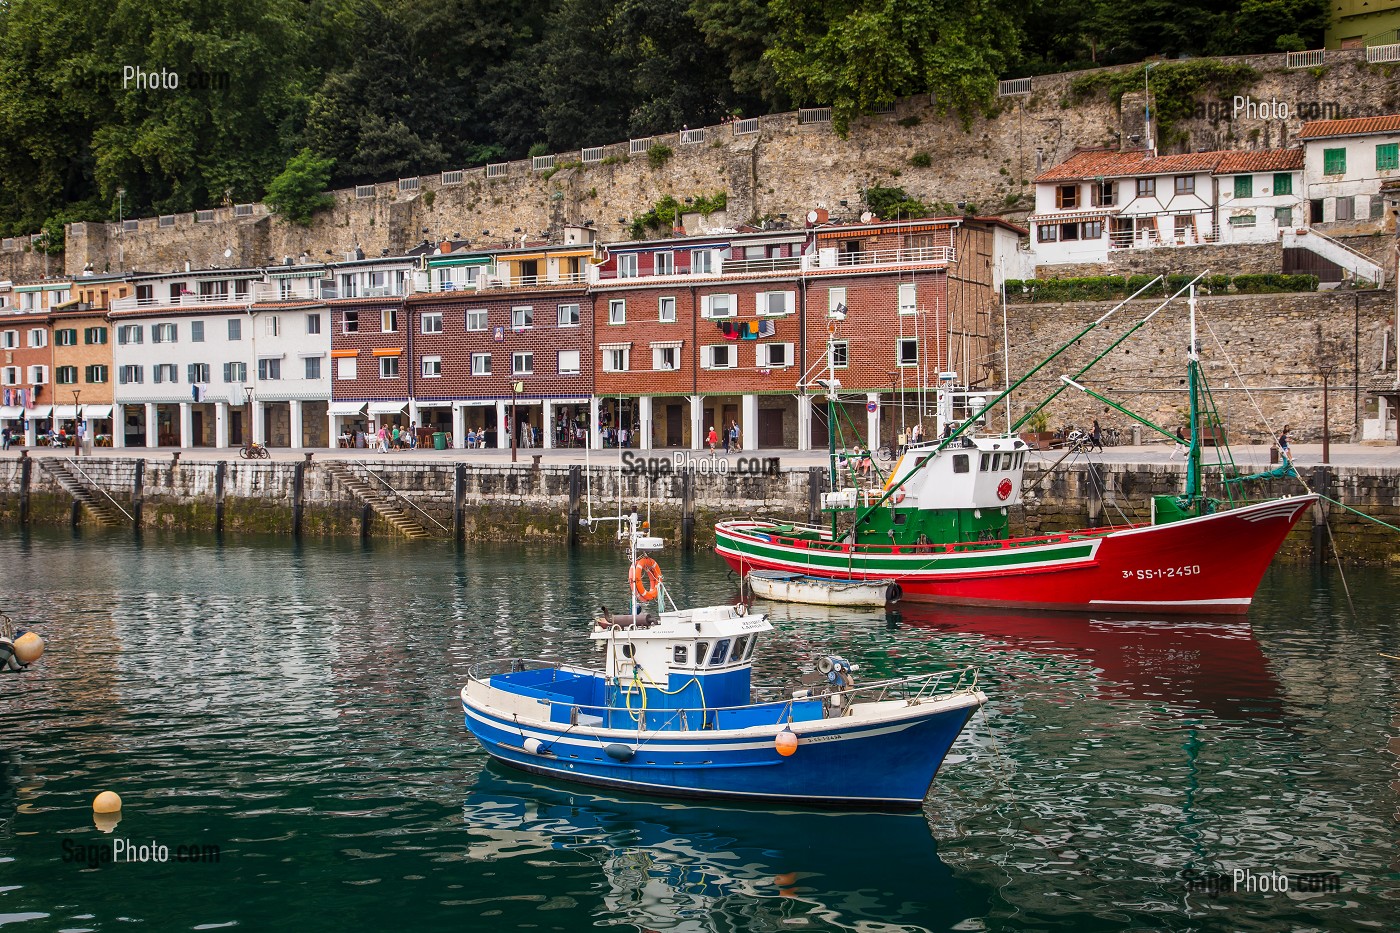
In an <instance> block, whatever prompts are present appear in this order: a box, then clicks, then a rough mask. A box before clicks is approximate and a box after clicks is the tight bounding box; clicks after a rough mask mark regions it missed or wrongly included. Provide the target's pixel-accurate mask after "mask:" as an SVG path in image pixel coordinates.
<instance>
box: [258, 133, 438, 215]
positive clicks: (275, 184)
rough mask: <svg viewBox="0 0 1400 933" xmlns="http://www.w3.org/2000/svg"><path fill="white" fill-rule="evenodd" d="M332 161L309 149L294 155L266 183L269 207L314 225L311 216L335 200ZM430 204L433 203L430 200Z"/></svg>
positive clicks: (280, 213)
mask: <svg viewBox="0 0 1400 933" xmlns="http://www.w3.org/2000/svg"><path fill="white" fill-rule="evenodd" d="M333 164H334V163H333V162H332V161H331V160H330V159H322V158H318V157H317V155H316V154H315V153H314V152H312V151H311V150H310V149H303V150H302V151H301V152H299V153H297V154H296V155H294V156H292V158H290V159H289V160H287V167H286V168H285V169H283V170H282V173H281V174H280V175H278V176H277V177H276V178H274V179H272V182H271V183H270V184H269V185H268V186H267V195H266V197H264V199H263V200H264V201H266V202H267V207H268V209H269V210H271V211H272V212H273V213H274V214H277V215H278V216H279V217H281V218H282V219H283V220H285V221H287V222H288V223H291V224H296V225H297V226H301V227H309V226H311V218H312V216H313V215H315V213H316V212H317V211H321V210H325V209H326V208H328V207H331V206H332V205H334V204H335V198H333V197H331V196H330V195H328V194H326V185H327V184H329V183H330V178H331V166H332V165H333ZM432 193H433V192H431V191H429V192H428V194H432ZM428 206H429V207H432V202H431V201H429V202H428Z"/></svg>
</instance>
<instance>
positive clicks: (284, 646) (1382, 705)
mask: <svg viewBox="0 0 1400 933" xmlns="http://www.w3.org/2000/svg"><path fill="white" fill-rule="evenodd" d="M660 557H661V563H662V567H663V569H664V570H665V571H666V574H667V583H668V585H669V586H671V588H672V589H673V590H674V593H675V596H676V598H677V600H678V601H679V602H681V604H682V605H685V604H702V603H713V602H720V601H729V600H732V599H734V598H735V596H736V594H737V587H736V584H735V581H734V579H733V578H732V576H730V575H729V574H728V572H727V571H726V569H725V568H724V566H723V565H722V564H721V562H720V561H719V560H718V559H717V558H716V557H714V556H713V555H711V554H709V553H699V554H694V555H682V554H678V553H677V552H676V551H675V550H674V549H672V550H670V551H667V552H663V554H662V555H660ZM0 564H3V566H4V568H5V570H4V574H3V577H0V579H3V581H4V584H3V587H2V588H0V611H2V612H5V613H7V614H8V615H10V616H11V617H13V618H14V619H15V620H16V621H19V622H23V623H30V624H32V627H33V628H35V629H37V630H38V631H39V632H41V634H43V636H44V637H45V639H46V640H47V642H48V652H47V654H46V655H45V656H44V658H43V659H42V660H41V661H40V662H39V663H38V664H37V665H36V666H35V668H34V669H33V670H31V671H29V672H26V673H24V674H19V675H5V676H0V703H3V718H2V719H0V722H3V723H4V726H5V728H4V730H3V733H0V927H4V929H5V930H6V931H7V933H8V931H10V930H15V931H23V933H28V931H60V930H64V931H67V930H104V931H105V930H129V929H145V930H209V929H246V930H293V929H295V930H328V931H329V930H346V929H362V930H391V929H392V930H400V931H411V930H446V929H456V930H492V931H495V930H532V931H556V930H564V931H572V930H589V929H596V928H616V929H621V930H636V931H647V930H697V931H701V930H705V931H709V930H713V931H730V930H736V931H737V930H759V931H762V930H789V929H798V930H803V929H808V930H842V929H846V930H856V929H859V930H867V931H877V930H879V931H883V930H954V929H956V930H1123V929H1128V930H1161V929H1168V930H1205V929H1221V930H1226V929H1228V930H1382V929H1395V928H1396V927H1397V924H1400V919H1397V918H1400V854H1397V851H1398V850H1397V845H1396V843H1397V841H1400V832H1397V830H1398V829H1400V823H1398V822H1397V820H1400V771H1397V755H1400V739H1397V738H1396V736H1397V735H1400V695H1397V683H1398V682H1400V676H1398V675H1400V661H1395V660H1390V659H1388V658H1386V657H1384V656H1383V655H1385V654H1393V655H1400V622H1397V613H1396V611H1395V608H1394V607H1395V606H1396V604H1397V603H1400V572H1395V571H1390V570H1385V569H1368V570H1365V571H1362V570H1357V571H1352V572H1349V573H1348V576H1347V582H1348V583H1349V585H1350V592H1351V598H1352V600H1353V601H1354V604H1355V612H1354V614H1353V613H1352V611H1351V610H1350V609H1349V608H1348V604H1347V597H1346V594H1345V592H1344V590H1343V587H1342V584H1341V581H1340V579H1339V578H1338V577H1337V576H1336V574H1335V571H1317V572H1313V571H1309V570H1307V569H1306V568H1298V567H1292V566H1275V567H1274V568H1273V569H1271V570H1270V572H1269V574H1268V576H1267V578H1266V580H1265V583H1264V586H1263V588H1262V590H1261V591H1260V594H1259V598H1258V600H1257V601H1256V603H1255V607H1254V609H1253V610H1252V611H1251V613H1250V614H1249V616H1248V617H1247V619H1246V620H1225V621H1221V620H1206V619H1201V620H1196V619H1173V620H1169V621H1160V620H1153V619H1129V618H1087V617H1080V616H1066V615H1052V614H1033V613H1015V612H1004V611H1003V612H994V613H987V612H970V611H952V610H936V609H927V608H922V609H917V610H916V609H909V608H906V611H905V613H904V614H903V618H901V619H899V620H897V621H895V620H889V619H887V618H886V617H885V615H884V613H883V612H880V611H878V610H877V611H857V610H845V611H836V610H826V609H821V608H812V607H798V606H771V607H763V608H766V609H767V610H768V611H770V612H771V615H772V618H773V621H774V624H775V626H776V631H775V632H774V633H773V634H772V636H771V637H770V638H769V640H768V642H767V643H766V645H765V646H764V648H763V649H762V654H761V657H760V659H759V662H758V668H757V671H756V674H755V677H756V679H759V680H762V681H767V682H786V683H790V684H793V685H795V683H796V680H795V677H794V674H795V672H796V669H797V668H799V667H800V668H803V669H805V670H808V671H810V670H811V669H813V667H814V666H815V662H816V660H817V658H818V657H819V656H821V655H825V654H832V653H834V654H840V655H843V656H845V657H846V658H848V659H850V660H852V661H853V662H855V663H856V664H857V665H858V667H859V669H860V670H859V674H858V676H860V677H863V678H866V679H873V678H876V677H882V676H886V675H892V674H895V673H919V672H925V671H935V670H941V669H944V668H949V667H954V666H959V665H969V664H970V665H974V666H976V667H977V668H978V670H979V672H980V684H981V686H982V687H983V689H984V690H985V691H986V692H987V694H988V696H989V697H990V702H989V704H988V705H987V707H986V708H985V710H984V711H983V712H981V713H979V714H978V715H976V716H975V717H974V718H973V720H972V721H971V723H970V724H969V727H968V731H967V732H966V733H965V734H964V736H963V737H962V739H960V740H959V742H958V743H957V744H956V745H955V746H954V749H953V753H952V754H951V755H950V757H949V759H948V760H947V762H946V763H945V765H944V768H943V770H942V772H941V773H940V774H939V776H938V779H937V780H936V781H935V783H934V786H933V789H932V791H931V793H930V796H929V797H928V799H927V801H926V802H925V805H924V808H923V810H922V812H918V813H914V814H903V815H890V814H883V815H882V814H874V815H862V814H830V813H820V812H810V813H809V812H800V811H793V810H791V809H786V808H785V809H784V810H782V811H772V810H768V809H765V808H762V807H754V806H749V807H718V806H701V805H694V804H687V803H682V802H675V801H670V802H667V801H655V800H649V799H644V798H637V797H629V796H627V795H624V794H618V793H611V792H605V791H593V790H589V789H587V788H582V787H574V786H570V785H566V784H559V783H548V782H542V781H540V780H539V779H535V778H531V777H528V776H525V775H521V774H518V773H514V772H511V771H510V770H508V769H504V768H501V767H499V766H496V765H488V763H487V759H486V757H485V755H484V754H483V753H482V751H481V749H480V748H479V747H478V746H477V745H476V743H475V742H474V741H473V740H472V738H471V737H470V736H469V735H468V734H467V732H466V730H465V729H464V727H463V723H462V713H461V707H460V703H459V701H458V698H457V691H458V690H459V689H460V687H461V685H462V683H463V682H464V678H465V675H466V671H467V669H468V667H469V666H470V665H471V664H472V663H473V662H475V661H478V660H485V659H489V658H497V657H507V656H520V657H547V658H563V659H571V660H578V661H584V662H591V661H593V660H594V659H596V654H594V652H593V651H592V646H591V645H590V644H589V642H588V639H587V631H588V626H589V623H590V620H591V618H592V616H593V614H594V613H595V611H596V608H597V606H598V605H599V604H600V603H602V604H607V605H610V606H614V607H620V606H623V605H625V604H626V601H627V596H626V592H625V583H626V576H625V574H626V566H625V558H624V556H623V555H622V554H621V553H620V552H619V553H613V552H609V551H606V550H592V551H587V552H582V553H579V552H574V553H570V552H568V551H565V550H563V549H562V548H561V549H552V548H547V547H528V548H527V547H517V548H510V547H500V546H493V547H481V548H473V547H469V548H468V549H466V550H465V551H452V550H450V549H445V548H442V547H440V546H421V547H420V546H413V545H408V544H397V543H393V542H380V541H374V542H370V543H366V544H360V543H358V542H357V543H354V544H348V543H316V544H306V545H292V544H290V543H288V542H287V541H285V540H280V539H278V540H272V539H269V540H265V541H263V540H257V539H239V540H237V541H222V542H221V541H219V540H216V539H214V538H202V537H197V536H180V537H177V536H160V535H156V534H151V533H148V534H146V535H145V536H144V537H142V538H139V539H137V538H133V537H132V536H131V535H129V534H110V535H104V534H99V533H92V532H84V533H83V534H82V535H81V536H74V535H70V534H67V533H61V532H48V531H44V532H35V533H32V534H20V533H18V532H12V533H9V534H7V535H6V536H5V537H3V538H0ZM793 760H794V761H796V762H798V763H800V760H801V749H800V748H799V750H798V752H797V755H796V756H795V757H794V759H793ZM102 790H112V791H116V792H117V793H119V794H120V795H121V797H122V800H123V802H124V806H123V808H122V812H121V819H120V822H119V823H117V824H116V826H115V827H111V826H110V825H109V826H107V827H105V828H107V829H109V830H110V831H109V832H103V831H102V829H100V828H99V827H98V826H97V825H95V822H94V815H93V812H92V809H91V802H92V799H93V797H94V796H95V795H96V794H97V793H98V792H99V791H102ZM118 849H120V850H121V852H120V854H121V855H123V856H126V858H121V857H118V858H115V859H114V854H116V850H118ZM162 852H164V854H165V857H164V858H161V854H162ZM143 854H144V856H145V857H144V858H142V857H141V856H142V855H143ZM1281 885H1287V887H1288V889H1287V890H1286V891H1285V890H1281V889H1280V888H1281Z"/></svg>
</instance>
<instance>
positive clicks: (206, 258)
mask: <svg viewBox="0 0 1400 933" xmlns="http://www.w3.org/2000/svg"><path fill="white" fill-rule="evenodd" d="M1221 61H1223V62H1227V63H1241V64H1246V65H1249V66H1250V67H1252V68H1254V69H1255V71H1256V73H1257V77H1256V78H1255V80H1254V81H1253V82H1252V83H1250V84H1249V85H1248V86H1246V87H1240V88H1237V89H1233V92H1234V93H1237V94H1239V95H1242V96H1246V97H1248V98H1249V99H1250V100H1251V101H1253V102H1255V103H1256V104H1258V103H1260V102H1265V101H1277V102H1279V103H1281V104H1286V105H1287V113H1288V116H1287V117H1286V118H1280V117H1278V116H1276V114H1277V113H1279V112H1280V111H1279V110H1278V109H1277V108H1273V107H1270V108H1268V110H1267V112H1268V113H1269V114H1270V116H1269V118H1264V117H1261V116H1260V113H1261V112H1263V111H1262V110H1261V108H1259V107H1257V106H1256V107H1255V108H1254V110H1253V111H1249V110H1246V111H1244V112H1242V113H1235V112H1234V108H1233V106H1232V101H1233V93H1232V94H1227V93H1226V91H1225V89H1223V88H1211V87H1209V86H1202V87H1201V88H1199V89H1198V90H1197V92H1196V95H1195V97H1196V101H1197V104H1198V106H1197V107H1196V110H1195V112H1193V113H1192V114H1191V115H1190V116H1188V117H1186V118H1185V119H1182V120H1180V121H1178V123H1177V124H1176V125H1175V126H1174V127H1173V133H1174V138H1173V140H1172V141H1171V144H1170V146H1169V147H1164V151H1165V150H1166V149H1170V151H1191V150H1194V149H1198V148H1205V149H1234V148H1260V147H1269V146H1288V145H1291V144H1293V143H1294V142H1295V140H1296V137H1297V133H1298V131H1299V129H1301V127H1302V125H1303V123H1304V122H1306V121H1307V120H1310V119H1319V118H1324V117H1325V118H1335V117H1352V116H1366V115H1373V114H1380V113H1395V112H1400V82H1396V81H1395V80H1394V79H1393V77H1391V75H1390V69H1391V66H1380V65H1368V64H1367V63H1366V62H1365V59H1364V55H1363V53H1362V52H1360V51H1339V52H1333V51H1329V52H1328V53H1327V63H1326V64H1325V65H1323V66H1321V67H1318V68H1312V69H1289V68H1286V67H1284V56H1283V55H1282V54H1277V55H1257V56H1241V57H1236V58H1229V59H1221ZM1133 67H1136V66H1127V68H1128V69H1131V68H1133ZM1122 70H1125V69H1123V68H1119V69H1098V70H1097V71H1095V72H1077V73H1068V74H1059V75H1046V76H1042V77H1037V78H1034V79H1032V81H1031V92H1030V93H1029V94H1024V95H1017V96H1012V97H1005V98H1002V99H1001V100H1000V106H999V107H998V108H997V110H996V112H995V113H993V114H991V115H988V116H981V117H977V118H975V119H973V120H972V121H971V122H970V123H969V124H968V125H967V126H964V125H963V123H962V121H961V120H960V118H959V117H958V116H957V115H956V114H940V113H939V112H938V108H937V106H936V104H935V102H934V101H933V100H931V98H930V97H928V96H927V95H925V96H921V97H916V98H906V99H903V100H900V101H899V102H898V103H897V104H896V105H895V107H894V111H893V112H892V113H887V114H879V115H875V116H866V117H861V118H858V119H857V120H855V121H854V122H853V123H852V125H851V128H850V132H849V134H848V136H847V137H846V138H844V139H843V138H841V137H839V136H837V135H836V134H835V133H834V132H833V131H832V128H831V125H830V124H829V123H823V122H805V121H804V119H803V118H802V117H801V116H800V115H799V114H798V113H782V114H773V115H769V116H764V117H761V118H758V123H759V128H758V132H756V133H742V134H741V133H738V132H736V131H737V130H739V129H741V128H743V127H741V126H740V125H739V124H725V125H722V126H712V127H704V128H697V130H695V131H691V133H690V134H688V136H687V138H689V139H694V140H695V141H693V142H685V143H683V142H682V141H681V136H680V134H679V133H670V134H665V135H661V136H656V137H652V138H651V140H650V143H649V144H656V145H661V146H665V147H667V148H669V149H670V150H671V155H670V157H669V158H667V159H665V160H664V161H662V160H657V161H658V162H659V163H660V164H657V165H653V164H652V160H651V159H649V158H648V157H647V155H646V154H645V153H640V154H632V153H631V152H630V148H631V147H630V145H629V142H628V141H625V140H618V141H616V142H614V143H613V144H610V145H606V146H603V147H601V150H602V151H601V153H591V154H590V159H591V160H592V159H596V161H590V162H589V164H586V165H585V164H583V161H582V155H583V153H581V152H579V151H572V152H568V153H557V154H555V165H556V168H555V169H553V170H549V171H536V170H534V169H533V168H532V164H531V162H530V161H529V160H523V161H518V162H511V163H508V164H506V166H505V168H504V169H503V170H500V172H501V174H499V176H496V175H493V177H490V178H488V177H487V174H486V169H485V168H484V167H480V168H474V169H465V170H464V171H463V172H462V175H461V178H460V181H458V180H457V179H456V178H455V177H454V178H453V179H450V181H452V183H451V184H443V178H442V176H440V175H436V174H434V175H427V176H423V177H421V178H417V179H406V180H404V183H403V184H400V181H399V180H397V179H394V180H385V181H383V182H380V183H379V184H377V185H374V186H372V187H373V193H372V195H371V196H363V197H362V196H357V192H356V191H355V190H354V189H347V190H341V191H336V192H332V194H333V195H334V199H335V204H334V206H333V207H332V208H330V209H329V210H327V211H324V212H322V213H321V214H319V215H318V216H317V217H316V218H315V222H314V223H313V224H312V226H311V227H309V228H301V227H297V226H293V225H290V224H286V223H283V222H281V221H278V220H276V219H275V218H274V217H272V216H271V215H269V214H268V213H267V210H266V208H265V207H264V206H263V205H251V206H245V207H244V208H243V209H242V213H241V214H240V212H239V209H238V208H235V207H219V208H215V209H213V210H212V211H210V212H206V214H205V215H204V216H202V217H196V215H195V214H193V213H184V214H176V215H174V216H173V217H171V218H169V219H168V221H167V223H166V225H164V226H162V225H161V222H160V219H159V218H155V217H148V218H140V219H138V221H137V223H136V224H135V226H136V229H135V230H128V231H125V232H119V231H118V225H117V224H103V223H85V224H84V223H78V224H71V225H70V226H69V227H68V230H67V254H66V270H67V274H68V275H77V274H79V273H80V272H81V271H82V269H83V268H84V266H85V265H86V264H88V263H91V264H92V267H93V268H94V269H96V270H98V271H104V270H109V269H110V270H112V271H117V270H118V267H119V264H120V265H124V267H125V269H126V270H131V269H139V270H142V271H167V270H175V269H181V268H184V266H185V263H187V262H188V263H190V264H191V266H192V267H193V268H196V269H202V268H208V267H211V266H222V267H237V266H261V265H263V264H265V263H266V262H267V260H268V258H269V257H272V258H273V259H275V260H276V261H279V262H280V261H281V260H282V258H283V257H288V256H290V257H298V256H300V255H301V254H302V253H303V252H306V253H307V254H309V256H310V258H311V259H312V260H316V261H324V260H329V259H337V260H339V259H343V258H344V256H345V254H346V253H347V252H349V251H350V250H353V249H354V248H355V246H356V245H357V244H358V245H359V246H360V247H361V248H362V249H364V251H365V253H366V255H369V256H375V255H378V254H379V253H380V251H382V250H388V251H389V252H390V253H394V254H396V253H400V252H402V251H403V250H405V249H407V248H410V247H412V246H414V245H415V244H418V243H419V242H420V241H421V240H423V239H424V238H425V237H426V238H427V239H429V240H430V241H431V242H437V241H438V240H439V239H441V238H443V237H447V236H452V235H453V234H461V235H462V236H463V237H465V238H468V239H470V240H472V241H473V242H474V243H478V244H482V243H499V242H502V241H503V240H509V239H510V238H511V236H512V231H514V230H515V229H516V228H519V229H520V230H521V231H523V232H525V233H527V234H533V235H538V234H541V233H544V232H546V231H547V230H549V229H551V228H556V227H557V225H558V224H560V223H565V222H570V223H581V222H583V221H585V220H593V221H594V222H595V229H596V230H597V231H598V233H599V236H600V238H601V239H602V240H604V241H615V240H623V239H627V238H628V233H627V223H629V222H630V220H631V218H632V217H634V216H636V215H638V214H640V213H642V212H644V211H645V210H647V209H648V208H649V207H650V206H651V205H652V204H654V203H655V202H656V201H657V200H658V199H659V198H660V197H661V196H662V195H665V194H671V195H674V196H676V197H678V198H684V197H688V196H695V195H711V194H714V193H717V192H720V191H724V192H726V193H727V194H728V199H729V200H728V212H727V217H728V223H730V224H731V225H732V224H739V223H745V222H758V221H762V220H765V219H767V220H774V221H779V222H781V221H782V216H783V215H784V214H785V215H787V217H788V218H789V220H790V222H791V223H793V224H800V223H801V221H802V218H803V217H804V215H805V214H806V212H807V211H808V210H811V209H812V208H818V207H824V208H826V209H827V210H829V211H830V212H831V213H832V215H833V217H835V218H836V219H841V220H854V219H856V218H857V217H858V216H859V214H860V212H861V211H862V210H863V209H864V204H863V202H862V191H863V190H864V189H865V188H866V187H868V186H873V185H896V186H900V187H903V188H904V189H905V190H906V191H907V192H908V193H909V194H910V195H912V196H914V197H917V198H920V199H922V200H924V201H925V202H927V203H929V204H940V203H941V204H944V205H956V204H958V203H963V204H967V205H975V207H976V210H977V211H978V212H979V213H982V214H1001V215H1005V216H1007V217H1009V218H1011V219H1018V218H1020V217H1023V216H1024V215H1025V214H1026V213H1027V212H1028V211H1029V209H1030V208H1031V206H1032V202H1033V187H1034V186H1033V179H1034V178H1035V176H1036V174H1037V173H1038V172H1039V171H1040V170H1041V169H1043V168H1047V167H1049V166H1053V165H1055V164H1058V163H1059V162H1061V161H1063V160H1064V159H1065V158H1067V157H1068V156H1069V155H1070V154H1071V153H1072V152H1073V151H1074V149H1075V148H1077V147H1081V146H1105V145H1118V144H1119V141H1120V140H1122V139H1127V138H1128V137H1130V136H1132V135H1133V134H1141V132H1142V129H1143V127H1142V123H1143V100H1142V93H1141V92H1135V93H1129V94H1125V95H1124V96H1123V98H1122V99H1121V101H1114V100H1113V99H1112V98H1111V97H1110V95H1109V93H1108V92H1107V90H1106V89H1103V88H1102V87H1100V88H1099V89H1097V90H1095V91H1093V92H1092V93H1090V94H1088V95H1087V96H1086V95H1081V94H1077V93H1076V92H1075V91H1074V86H1075V82H1076V80H1078V79H1082V78H1085V77H1086V76H1090V77H1091V76H1092V75H1094V74H1096V73H1099V72H1113V71H1122ZM921 153H924V154H927V155H928V156H929V158H928V159H927V160H926V161H927V164H924V162H925V160H924V159H922V158H920V159H919V160H918V164H915V161H914V160H913V157H914V156H916V155H919V154H921ZM365 193H366V194H368V193H369V192H368V191H366V192H365ZM843 201H844V202H845V205H846V206H845V207H843V206H842V202H843ZM619 218H621V219H623V221H624V223H619V222H618V221H619ZM425 229H426V230H427V233H424V232H423V231H424V230H425ZM484 231H491V233H490V234H489V235H488V234H486V233H484ZM690 232H692V233H695V232H700V231H690ZM119 247H120V251H121V252H122V254H123V258H122V260H120V263H119V259H118V252H119ZM226 250H229V251H231V253H232V255H231V256H230V257H228V258H226V257H225V255H224V253H225V251H226ZM1151 252H1154V253H1155V252H1158V251H1155V250H1154V251H1151ZM30 265H32V263H31V264H30ZM1218 271H1226V270H1218ZM1230 271H1255V270H1254V269H1253V268H1252V267H1251V268H1249V269H1242V270H1230ZM1261 271H1277V267H1276V266H1275V267H1274V268H1271V269H1264V270H1261ZM22 274H23V273H21V275H22ZM16 280H18V278H17V279H16Z"/></svg>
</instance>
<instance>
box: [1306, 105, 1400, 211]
mask: <svg viewBox="0 0 1400 933" xmlns="http://www.w3.org/2000/svg"><path fill="white" fill-rule="evenodd" d="M1298 136H1299V138H1300V139H1302V140H1303V151H1304V153H1305V164H1304V170H1303V184H1304V192H1303V194H1304V196H1305V197H1306V198H1307V200H1308V212H1309V218H1308V219H1309V221H1310V223H1312V224H1318V225H1322V229H1323V230H1325V231H1326V232H1329V233H1333V234H1338V233H1340V234H1349V233H1356V234H1366V233H1378V232H1392V233H1393V232H1394V231H1395V229H1396V227H1395V215H1394V214H1393V213H1392V212H1391V210H1390V209H1389V208H1388V207H1387V197H1386V194H1385V192H1384V191H1383V189H1387V190H1393V189H1394V188H1395V187H1396V184H1397V181H1400V114H1391V115H1388V116H1381V117H1357V118H1354V119H1349V120H1320V121H1317V122H1313V123H1307V124H1304V125H1303V128H1302V130H1300V131H1299V134H1298Z"/></svg>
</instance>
